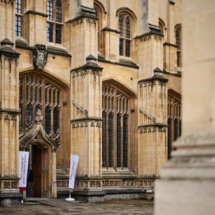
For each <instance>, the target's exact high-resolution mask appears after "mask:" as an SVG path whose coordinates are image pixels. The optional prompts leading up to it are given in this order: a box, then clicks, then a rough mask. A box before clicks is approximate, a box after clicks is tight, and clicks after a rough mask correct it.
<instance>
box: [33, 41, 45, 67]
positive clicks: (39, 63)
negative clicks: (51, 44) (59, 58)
mask: <svg viewBox="0 0 215 215" xmlns="http://www.w3.org/2000/svg"><path fill="white" fill-rule="evenodd" d="M47 57H48V51H47V49H46V46H45V45H42V44H37V45H35V47H34V50H33V64H34V66H35V67H36V68H37V69H43V68H44V67H45V65H46V63H47Z"/></svg>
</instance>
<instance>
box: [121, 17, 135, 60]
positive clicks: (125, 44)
mask: <svg viewBox="0 0 215 215" xmlns="http://www.w3.org/2000/svg"><path fill="white" fill-rule="evenodd" d="M131 25H132V24H131V17H130V16H129V15H128V14H125V13H122V14H120V15H119V18H118V29H119V32H120V33H119V55H120V56H125V57H130V56H131V41H132V36H131V34H132V30H131Z"/></svg>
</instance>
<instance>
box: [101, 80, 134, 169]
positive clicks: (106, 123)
mask: <svg viewBox="0 0 215 215" xmlns="http://www.w3.org/2000/svg"><path fill="white" fill-rule="evenodd" d="M119 85H120V84H118V86H117V84H116V83H114V82H111V81H107V82H105V83H103V90H102V91H103V92H102V110H103V111H102V118H103V124H102V167H103V168H104V169H107V170H108V169H112V168H114V169H116V168H118V169H122V170H123V169H128V168H129V167H130V163H129V158H130V156H131V150H133V149H131V148H130V146H131V145H132V144H133V141H134V137H133V136H132V135H134V134H133V133H131V132H130V130H131V127H132V126H131V122H132V120H133V119H134V115H133V113H131V112H130V111H129V110H131V107H133V105H134V94H133V93H131V92H130V91H129V90H127V91H126V89H125V88H121V87H119Z"/></svg>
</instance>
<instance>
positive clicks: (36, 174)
mask: <svg viewBox="0 0 215 215" xmlns="http://www.w3.org/2000/svg"><path fill="white" fill-rule="evenodd" d="M32 152H33V153H32V167H33V196H34V197H41V179H42V178H41V173H42V171H41V149H40V148H38V147H37V146H36V145H34V146H33V150H32Z"/></svg>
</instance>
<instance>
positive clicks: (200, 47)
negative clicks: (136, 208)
mask: <svg viewBox="0 0 215 215" xmlns="http://www.w3.org/2000/svg"><path fill="white" fill-rule="evenodd" d="M182 15H183V22H182V26H183V28H182V32H183V78H182V89H183V91H182V98H183V103H182V110H183V111H182V119H183V120H182V122H183V126H182V127H183V133H182V137H181V138H180V139H179V140H177V141H176V142H175V144H174V146H175V147H176V148H177V150H176V151H174V152H173V153H172V159H171V160H170V161H169V162H167V163H166V164H165V165H164V166H163V168H162V170H161V179H160V180H158V181H157V182H156V186H155V200H156V202H155V215H170V214H171V215H172V214H174V215H179V214H180V215H181V214H183V215H202V214H207V215H213V214H214V211H215V204H214V199H215V132H214V129H215V84H214V80H215V58H214V49H215V44H214V40H215V27H214V26H213V24H212V20H215V2H214V1H211V0H205V1H204V2H202V1H201V0H190V1H183V13H182Z"/></svg>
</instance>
